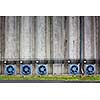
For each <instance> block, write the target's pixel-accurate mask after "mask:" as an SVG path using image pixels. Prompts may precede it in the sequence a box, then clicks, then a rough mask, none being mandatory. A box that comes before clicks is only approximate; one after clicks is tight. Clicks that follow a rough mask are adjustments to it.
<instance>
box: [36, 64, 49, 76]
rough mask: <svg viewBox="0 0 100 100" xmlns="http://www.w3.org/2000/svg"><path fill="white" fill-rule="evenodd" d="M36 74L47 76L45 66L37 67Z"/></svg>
mask: <svg viewBox="0 0 100 100" xmlns="http://www.w3.org/2000/svg"><path fill="white" fill-rule="evenodd" d="M38 74H40V75H45V74H47V67H46V65H39V66H38Z"/></svg>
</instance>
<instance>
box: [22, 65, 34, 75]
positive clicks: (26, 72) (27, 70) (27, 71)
mask: <svg viewBox="0 0 100 100" xmlns="http://www.w3.org/2000/svg"><path fill="white" fill-rule="evenodd" d="M31 73H32V67H31V66H30V65H22V74H23V75H30V74H31Z"/></svg>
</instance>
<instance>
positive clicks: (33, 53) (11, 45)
mask: <svg viewBox="0 0 100 100" xmlns="http://www.w3.org/2000/svg"><path fill="white" fill-rule="evenodd" d="M99 24H100V17H90V16H89V17H86V16H85V17H84V26H83V29H84V32H83V33H84V39H83V40H84V41H83V42H84V49H83V54H84V55H83V56H84V58H85V59H98V60H100V54H99V52H100V44H99V43H100V34H99V32H100V25H99ZM35 58H37V59H76V60H77V59H80V17H79V16H78V17H77V16H70V17H62V16H53V17H48V16H47V17H44V16H38V17H37V16H36V17H29V16H21V17H14V16H10V17H9V16H6V17H0V59H2V60H18V59H19V60H32V59H35ZM18 66H20V65H18ZM48 66H49V67H48V69H49V73H50V74H64V73H67V71H68V65H65V64H64V65H63V64H54V65H52V64H50V65H48ZM96 66H97V67H96V68H97V70H98V72H97V73H100V67H99V66H100V65H99V64H97V65H96ZM33 67H34V71H33V73H35V65H33ZM3 68H4V67H2V70H1V72H3V71H4V69H3ZM19 71H20V69H18V72H19Z"/></svg>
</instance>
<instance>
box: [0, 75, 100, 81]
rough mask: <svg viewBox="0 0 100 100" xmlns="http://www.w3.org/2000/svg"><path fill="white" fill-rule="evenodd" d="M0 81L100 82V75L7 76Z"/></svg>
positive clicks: (0, 77)
mask: <svg viewBox="0 0 100 100" xmlns="http://www.w3.org/2000/svg"><path fill="white" fill-rule="evenodd" d="M0 80H84V81H88V80H92V81H96V80H99V81H100V75H94V76H71V75H70V76H69V75H66V76H65V75H62V76H55V75H54V76H52V75H47V76H36V75H34V76H33V75H31V76H20V75H16V76H7V75H0Z"/></svg>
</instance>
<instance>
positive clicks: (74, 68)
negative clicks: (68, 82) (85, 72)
mask: <svg viewBox="0 0 100 100" xmlns="http://www.w3.org/2000/svg"><path fill="white" fill-rule="evenodd" d="M69 74H74V75H76V74H79V66H78V65H76V64H72V65H70V68H69Z"/></svg>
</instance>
